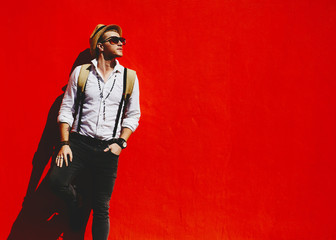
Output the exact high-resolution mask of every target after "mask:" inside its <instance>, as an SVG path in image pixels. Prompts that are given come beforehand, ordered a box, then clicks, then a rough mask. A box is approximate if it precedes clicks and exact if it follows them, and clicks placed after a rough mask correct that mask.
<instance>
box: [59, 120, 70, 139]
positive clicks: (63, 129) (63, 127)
mask: <svg viewBox="0 0 336 240" xmlns="http://www.w3.org/2000/svg"><path fill="white" fill-rule="evenodd" d="M59 128H60V135H61V142H63V141H69V132H70V125H69V124H67V123H60V124H59Z"/></svg>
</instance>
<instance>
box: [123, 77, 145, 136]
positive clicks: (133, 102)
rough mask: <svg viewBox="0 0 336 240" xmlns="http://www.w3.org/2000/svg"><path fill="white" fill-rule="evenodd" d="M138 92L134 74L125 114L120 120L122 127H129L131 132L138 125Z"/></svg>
mask: <svg viewBox="0 0 336 240" xmlns="http://www.w3.org/2000/svg"><path fill="white" fill-rule="evenodd" d="M140 115H141V113H140V92H139V81H138V77H137V76H135V81H134V87H133V91H132V94H131V97H130V98H129V101H128V104H127V106H126V110H125V116H124V119H123V122H122V125H121V126H122V127H123V128H125V127H126V128H129V129H131V130H132V131H133V132H134V131H135V129H136V128H137V127H138V126H139V120H140Z"/></svg>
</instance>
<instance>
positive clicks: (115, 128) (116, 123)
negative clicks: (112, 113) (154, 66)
mask: <svg viewBox="0 0 336 240" xmlns="http://www.w3.org/2000/svg"><path fill="white" fill-rule="evenodd" d="M126 81H127V68H125V69H124V84H123V93H122V95H121V100H120V104H119V109H118V113H117V117H116V122H115V125H114V130H113V136H112V138H115V136H116V134H117V129H118V124H119V119H120V115H121V110H122V107H123V103H124V101H125V92H126Z"/></svg>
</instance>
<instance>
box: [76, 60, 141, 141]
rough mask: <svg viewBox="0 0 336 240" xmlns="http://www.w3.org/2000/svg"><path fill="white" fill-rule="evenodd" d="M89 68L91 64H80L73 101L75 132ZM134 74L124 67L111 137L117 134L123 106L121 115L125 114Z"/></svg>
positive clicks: (78, 127) (80, 114)
mask: <svg viewBox="0 0 336 240" xmlns="http://www.w3.org/2000/svg"><path fill="white" fill-rule="evenodd" d="M90 69H91V64H84V65H82V67H81V70H80V73H79V76H78V82H77V98H76V101H75V116H77V115H78V124H77V133H79V130H80V125H81V118H82V111H83V103H84V99H85V89H86V82H87V79H88V77H89V73H90ZM135 76H136V72H135V71H133V70H131V69H127V68H124V78H123V93H122V95H121V100H120V104H119V108H118V112H117V117H116V121H115V124H114V129H113V135H112V138H115V136H116V134H117V129H118V125H119V119H120V115H121V113H122V109H123V108H124V109H123V110H124V111H123V116H124V114H125V111H126V106H127V103H128V100H129V98H130V96H131V94H132V91H133V86H134V82H135Z"/></svg>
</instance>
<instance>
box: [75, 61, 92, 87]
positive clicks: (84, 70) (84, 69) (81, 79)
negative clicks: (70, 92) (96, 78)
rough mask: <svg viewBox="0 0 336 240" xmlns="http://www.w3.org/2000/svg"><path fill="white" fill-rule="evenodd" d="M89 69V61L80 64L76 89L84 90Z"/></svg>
mask: <svg viewBox="0 0 336 240" xmlns="http://www.w3.org/2000/svg"><path fill="white" fill-rule="evenodd" d="M90 69H91V63H87V64H83V65H82V66H81V69H80V72H79V76H78V82H77V89H78V90H79V89H80V90H81V92H84V87H85V83H86V80H87V79H88V77H89V73H90Z"/></svg>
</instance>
